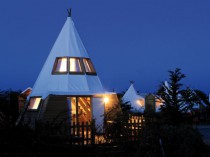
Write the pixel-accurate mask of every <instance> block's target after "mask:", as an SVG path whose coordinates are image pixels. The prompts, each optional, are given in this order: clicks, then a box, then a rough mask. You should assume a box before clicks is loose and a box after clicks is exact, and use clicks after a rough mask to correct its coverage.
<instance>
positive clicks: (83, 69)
mask: <svg viewBox="0 0 210 157" xmlns="http://www.w3.org/2000/svg"><path fill="white" fill-rule="evenodd" d="M71 58H74V59H76V60H77V59H78V60H79V63H80V66H81V70H82V71H81V72H72V71H70V68H71V67H70V59H71ZM82 59H83V58H81V57H68V73H69V74H75V75H77V74H81V75H84V74H85V68H84V64H83V62H82Z"/></svg>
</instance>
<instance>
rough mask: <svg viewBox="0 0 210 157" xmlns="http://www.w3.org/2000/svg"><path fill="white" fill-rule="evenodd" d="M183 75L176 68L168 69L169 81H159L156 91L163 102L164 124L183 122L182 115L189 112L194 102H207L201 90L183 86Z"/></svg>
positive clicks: (200, 103) (202, 103) (203, 103)
mask: <svg viewBox="0 0 210 157" xmlns="http://www.w3.org/2000/svg"><path fill="white" fill-rule="evenodd" d="M185 77H186V76H185V75H184V74H182V73H181V70H180V69H178V68H176V69H175V70H174V71H169V82H163V83H161V85H160V87H159V89H158V91H157V95H158V97H159V99H160V100H161V101H162V102H163V105H162V106H161V113H162V118H163V119H162V120H163V122H164V123H166V124H172V125H177V124H181V123H182V122H184V118H183V115H186V114H188V113H190V112H191V111H192V110H193V106H194V105H195V104H199V105H202V106H205V104H206V102H207V101H206V98H205V97H204V95H205V94H204V93H203V92H202V91H199V90H193V89H191V88H189V87H185V88H184V87H183V84H182V83H181V81H182V79H183V78H185Z"/></svg>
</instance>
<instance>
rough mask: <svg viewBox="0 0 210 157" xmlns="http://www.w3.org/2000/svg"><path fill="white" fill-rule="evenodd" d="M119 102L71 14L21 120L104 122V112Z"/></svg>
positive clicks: (31, 122) (69, 123)
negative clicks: (103, 81) (107, 89)
mask: <svg viewBox="0 0 210 157" xmlns="http://www.w3.org/2000/svg"><path fill="white" fill-rule="evenodd" d="M105 97H106V102H104V101H103V100H104V98H105ZM107 98H109V102H107ZM117 101H118V100H117V96H116V94H115V93H107V92H105V91H104V89H103V86H102V84H101V82H100V79H99V77H98V76H97V73H96V70H95V68H94V66H93V63H92V61H91V59H90V58H89V56H88V54H87V51H86V49H85V47H84V45H83V43H82V41H81V39H80V37H79V34H78V32H77V30H76V28H75V26H74V23H73V21H72V18H71V16H70V15H69V17H68V18H67V20H66V22H65V24H64V26H63V28H62V30H61V32H60V34H59V36H58V38H57V40H56V42H55V44H54V46H53V48H52V50H51V52H50V54H49V56H48V58H47V60H46V62H45V64H44V66H43V68H42V70H41V72H40V74H39V76H38V78H37V80H36V82H35V84H34V86H33V89H32V92H31V94H30V95H29V97H28V103H27V104H26V105H25V112H24V113H23V114H22V115H21V117H20V119H23V120H22V121H24V122H28V123H30V125H31V126H32V127H34V126H35V121H36V120H39V121H42V122H51V121H54V120H55V117H56V118H57V119H56V120H57V121H59V123H60V122H61V121H64V120H65V121H64V123H65V124H66V122H67V123H68V125H71V124H72V123H81V122H91V121H92V120H93V119H94V120H95V122H96V125H102V124H103V115H104V113H105V112H106V111H107V110H108V109H109V108H110V107H111V106H112V105H113V104H116V103H117ZM105 103H106V104H105ZM19 121H21V120H19Z"/></svg>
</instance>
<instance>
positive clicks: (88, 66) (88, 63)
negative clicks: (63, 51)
mask: <svg viewBox="0 0 210 157" xmlns="http://www.w3.org/2000/svg"><path fill="white" fill-rule="evenodd" d="M83 62H84V67H85V71H86V73H87V74H96V71H95V69H94V67H93V64H92V62H91V60H90V59H87V58H84V59H83Z"/></svg>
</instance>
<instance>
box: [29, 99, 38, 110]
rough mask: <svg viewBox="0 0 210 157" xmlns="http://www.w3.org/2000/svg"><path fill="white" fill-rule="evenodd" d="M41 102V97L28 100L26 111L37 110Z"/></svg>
mask: <svg viewBox="0 0 210 157" xmlns="http://www.w3.org/2000/svg"><path fill="white" fill-rule="evenodd" d="M40 102H41V97H34V98H31V99H30V102H29V106H28V110H37V109H38V107H39V104H40Z"/></svg>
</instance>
